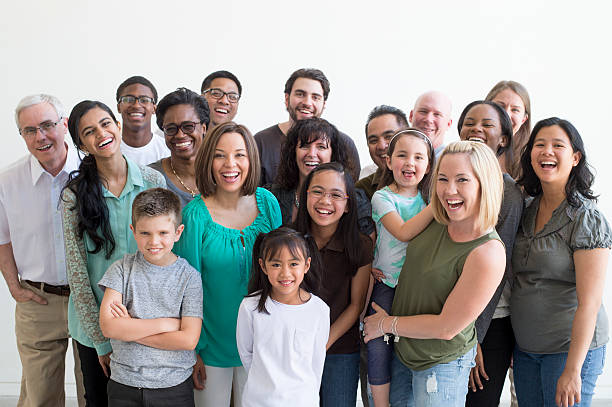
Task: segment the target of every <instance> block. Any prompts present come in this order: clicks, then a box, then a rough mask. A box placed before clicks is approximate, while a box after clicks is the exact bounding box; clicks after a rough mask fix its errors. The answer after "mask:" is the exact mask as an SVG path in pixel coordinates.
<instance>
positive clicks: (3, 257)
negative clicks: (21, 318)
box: [0, 243, 47, 305]
mask: <svg viewBox="0 0 612 407" xmlns="http://www.w3.org/2000/svg"><path fill="white" fill-rule="evenodd" d="M0 270H1V271H2V276H4V280H5V281H6V285H7V286H8V289H9V292H10V293H11V296H12V297H13V298H14V299H15V301H17V302H25V301H30V300H32V301H36V302H37V303H39V304H42V305H46V304H47V300H45V299H44V298H42V297H41V296H40V295H38V294H36V293H35V292H34V291H32V290H28V289H27V288H23V287H22V286H21V284H20V283H19V277H18V273H17V263H15V256H13V245H12V244H11V243H7V244H3V245H0Z"/></svg>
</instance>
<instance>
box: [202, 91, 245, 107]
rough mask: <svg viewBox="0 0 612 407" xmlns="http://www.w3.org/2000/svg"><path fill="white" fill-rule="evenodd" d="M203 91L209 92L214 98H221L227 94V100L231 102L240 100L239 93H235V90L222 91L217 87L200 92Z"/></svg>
mask: <svg viewBox="0 0 612 407" xmlns="http://www.w3.org/2000/svg"><path fill="white" fill-rule="evenodd" d="M204 93H210V96H212V97H213V98H215V99H221V98H223V96H225V95H227V100H229V101H230V102H232V103H236V102H238V101H239V100H240V95H239V94H237V93H236V92H223V91H222V90H221V89H219V88H211V89H206V90H205V91H204V92H202V94H204Z"/></svg>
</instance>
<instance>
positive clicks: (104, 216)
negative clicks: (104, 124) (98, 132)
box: [64, 100, 117, 259]
mask: <svg viewBox="0 0 612 407" xmlns="http://www.w3.org/2000/svg"><path fill="white" fill-rule="evenodd" d="M95 108H98V109H102V110H104V111H105V112H106V113H108V114H109V116H110V117H111V118H112V119H113V121H114V122H115V123H117V119H116V118H115V115H114V114H113V111H112V110H111V109H110V108H109V107H108V106H106V105H105V104H104V103H102V102H98V101H95V100H84V101H82V102H80V103H78V104H77V105H76V106H75V107H74V108H73V109H72V111H71V112H70V117H69V118H68V131H70V137H71V138H72V142H73V143H74V145H75V146H76V148H77V149H80V148H81V146H82V145H83V143H82V142H81V138H80V137H79V123H80V121H81V118H82V117H83V116H84V115H85V114H86V113H87V112H89V111H90V110H91V109H95ZM66 188H67V189H69V190H71V191H72V192H73V193H74V194H75V196H76V202H75V204H74V206H73V207H72V208H70V209H71V210H76V211H77V215H78V218H77V219H78V223H77V228H78V230H77V232H78V236H79V238H81V239H83V234H84V233H85V232H87V235H88V236H89V238H90V239H91V240H92V242H93V244H94V248H93V249H92V250H90V253H98V252H99V251H100V250H102V248H104V250H105V256H106V258H107V259H109V258H110V256H111V254H112V253H113V251H114V250H115V246H116V244H115V238H114V237H113V232H112V230H111V227H110V222H109V215H108V208H107V207H106V203H105V202H104V195H103V193H102V182H101V180H100V174H98V167H97V166H96V158H95V157H94V156H93V155H92V154H87V155H85V157H84V158H83V160H82V161H81V164H80V165H79V168H78V169H77V170H75V171H73V172H71V173H70V178H69V180H68V182H67V183H66V185H65V186H64V189H66Z"/></svg>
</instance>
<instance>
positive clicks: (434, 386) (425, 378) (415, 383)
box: [389, 346, 476, 407]
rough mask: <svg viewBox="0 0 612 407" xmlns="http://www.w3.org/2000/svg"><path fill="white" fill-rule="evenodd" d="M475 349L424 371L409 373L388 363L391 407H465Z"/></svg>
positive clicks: (402, 367)
mask: <svg viewBox="0 0 612 407" xmlns="http://www.w3.org/2000/svg"><path fill="white" fill-rule="evenodd" d="M475 357H476V346H474V348H472V349H471V350H469V351H468V352H467V353H466V354H465V355H463V356H460V357H459V358H458V359H456V360H453V361H452V362H448V363H442V364H439V365H436V366H434V367H431V368H429V369H426V370H412V369H409V368H407V367H406V366H405V365H404V364H403V363H402V362H400V361H399V359H398V358H397V356H396V355H395V353H394V354H393V360H392V361H391V390H390V393H389V401H390V403H391V407H415V406H418V407H424V406H427V407H434V406H435V407H437V406H439V407H442V406H443V407H455V406H456V407H464V406H465V396H466V394H467V391H468V380H469V377H470V369H471V368H472V367H474V366H475V363H474V358H475Z"/></svg>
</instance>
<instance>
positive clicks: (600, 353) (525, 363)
mask: <svg viewBox="0 0 612 407" xmlns="http://www.w3.org/2000/svg"><path fill="white" fill-rule="evenodd" d="M605 359H606V347H605V345H604V346H602V347H600V348H597V349H593V350H590V351H588V352H587V355H586V358H585V359H584V363H583V364H582V370H581V371H580V378H581V379H582V387H581V391H580V403H577V404H574V406H575V407H589V406H590V405H591V399H592V398H593V394H594V393H595V383H596V382H597V377H599V375H600V374H601V372H602V371H603V366H604V361H605ZM566 360H567V353H553V354H540V353H527V352H523V351H521V350H519V349H518V347H517V348H515V349H514V386H515V387H516V397H517V399H518V403H519V405H520V406H521V407H530V406H537V407H542V406H544V407H549V406H550V407H555V406H556V405H557V404H556V403H555V395H556V393H557V380H559V377H561V373H563V369H564V368H565V361H566Z"/></svg>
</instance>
